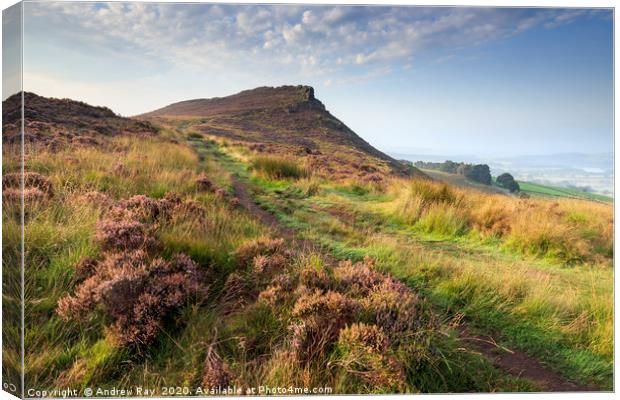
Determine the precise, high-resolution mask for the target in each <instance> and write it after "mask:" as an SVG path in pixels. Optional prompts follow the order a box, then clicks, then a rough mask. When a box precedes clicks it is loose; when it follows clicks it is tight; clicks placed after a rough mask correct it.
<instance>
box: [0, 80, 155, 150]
mask: <svg viewBox="0 0 620 400" xmlns="http://www.w3.org/2000/svg"><path fill="white" fill-rule="evenodd" d="M24 120H25V127H26V134H25V139H26V141H27V142H37V143H43V144H50V145H54V146H56V145H58V144H60V143H67V142H71V143H76V142H78V143H79V142H83V143H94V142H97V141H98V137H99V136H101V135H104V136H115V135H118V134H120V133H132V134H147V135H150V134H153V133H155V132H156V131H157V130H156V129H155V128H154V127H153V126H152V125H151V124H150V123H148V122H146V121H139V120H136V119H130V118H123V117H120V116H117V115H116V114H115V113H114V112H113V111H112V110H110V109H109V108H107V107H97V106H91V105H89V104H86V103H83V102H81V101H75V100H71V99H55V98H49V97H43V96H39V95H37V94H35V93H30V92H25V93H24ZM2 121H3V122H2V124H3V126H2V137H3V139H4V140H6V141H7V142H13V141H17V140H18V139H19V130H20V125H21V93H16V94H14V95H12V96H10V97H8V98H7V99H6V100H4V101H3V102H2Z"/></svg>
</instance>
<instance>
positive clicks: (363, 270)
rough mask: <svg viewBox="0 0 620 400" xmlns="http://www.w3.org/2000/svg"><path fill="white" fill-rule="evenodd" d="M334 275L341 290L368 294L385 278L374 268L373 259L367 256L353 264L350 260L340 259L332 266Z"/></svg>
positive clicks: (355, 293) (356, 293)
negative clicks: (334, 266)
mask: <svg viewBox="0 0 620 400" xmlns="http://www.w3.org/2000/svg"><path fill="white" fill-rule="evenodd" d="M334 276H335V278H336V281H337V282H338V285H339V286H338V287H339V288H340V289H341V290H343V291H346V292H347V293H352V294H354V295H366V294H368V292H369V291H370V290H371V289H372V288H373V287H375V286H377V285H378V284H380V283H381V282H383V280H384V279H385V276H384V275H383V274H381V273H380V272H377V271H376V270H375V269H374V261H373V260H372V259H371V258H369V257H366V258H364V261H363V262H358V263H355V264H353V263H352V262H351V260H346V261H341V262H340V263H339V264H338V266H337V267H336V268H334Z"/></svg>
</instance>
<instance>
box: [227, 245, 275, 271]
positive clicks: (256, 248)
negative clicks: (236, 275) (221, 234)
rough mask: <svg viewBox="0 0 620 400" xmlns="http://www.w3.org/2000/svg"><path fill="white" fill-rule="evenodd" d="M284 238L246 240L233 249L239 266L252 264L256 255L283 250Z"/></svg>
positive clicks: (245, 266) (270, 253) (271, 253)
mask: <svg viewBox="0 0 620 400" xmlns="http://www.w3.org/2000/svg"><path fill="white" fill-rule="evenodd" d="M284 250H285V247H284V239H265V238H260V239H254V240H251V241H248V242H246V243H244V244H242V245H241V246H239V247H238V248H237V250H235V253H234V257H235V259H236V260H237V262H238V263H239V265H240V266H241V267H244V268H248V267H251V266H252V265H253V262H254V258H255V257H256V256H270V255H274V254H277V253H282V252H284Z"/></svg>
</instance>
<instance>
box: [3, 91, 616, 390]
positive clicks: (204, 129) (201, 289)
mask: <svg viewBox="0 0 620 400" xmlns="http://www.w3.org/2000/svg"><path fill="white" fill-rule="evenodd" d="M304 90H305V89H303V88H295V89H294V90H291V89H290V87H289V88H286V89H270V90H268V89H265V90H258V92H261V93H262V94H263V97H262V100H261V101H259V98H260V96H257V95H256V92H255V93H254V94H253V95H250V96H249V97H248V96H247V93H246V94H244V95H243V96H241V94H240V95H239V96H238V97H236V98H234V99H233V100H234V101H233V100H230V99H228V100H226V99H214V100H207V101H204V103H203V102H202V101H197V103H194V102H187V104H190V105H191V107H190V106H187V104H185V105H180V106H175V107H172V106H171V107H170V108H169V109H168V110H167V111H165V113H178V114H173V115H168V114H162V115H149V116H144V117H142V118H148V119H149V120H151V121H156V122H158V123H160V124H158V125H156V126H155V125H150V124H149V123H145V122H142V121H140V120H137V119H128V118H122V117H119V116H116V115H115V114H114V113H113V112H112V111H110V110H109V109H107V108H104V107H92V106H89V105H87V104H84V103H81V102H76V101H72V100H59V99H47V98H43V97H40V96H36V95H33V94H25V97H26V99H27V105H26V114H27V124H26V134H27V135H28V138H29V140H30V142H29V143H28V149H27V156H26V157H24V158H23V159H22V158H21V154H20V152H19V151H15V150H16V149H21V147H20V146H19V143H17V144H16V143H12V144H11V143H10V142H9V141H5V142H4V143H3V210H4V212H3V238H4V242H3V255H4V256H3V290H4V293H3V294H4V295H5V296H6V298H5V300H8V301H5V304H14V305H17V304H19V301H20V299H19V296H20V293H23V290H24V288H26V296H27V297H26V299H27V302H26V303H25V308H24V311H23V314H21V313H22V310H21V309H20V308H19V307H17V308H16V307H13V311H14V317H13V320H19V318H21V315H23V318H24V327H25V336H26V337H27V338H28V343H36V344H37V345H36V346H27V347H26V348H25V349H24V358H23V364H22V360H21V356H20V354H21V351H22V350H21V344H20V343H21V340H20V339H21V338H20V334H21V332H19V330H18V329H8V330H6V332H4V337H3V343H4V346H5V348H4V349H3V351H4V359H3V361H4V365H5V366H6V369H7V370H10V371H16V373H15V376H18V375H19V373H18V371H22V368H24V369H25V370H26V371H27V374H26V376H25V380H24V381H25V384H26V385H27V387H32V388H39V387H43V388H45V387H76V388H82V387H117V388H121V389H127V388H128V385H130V384H131V383H133V382H140V383H141V384H144V385H148V386H149V387H152V388H154V390H155V392H154V393H155V394H156V395H162V396H165V395H169V392H165V391H163V390H162V389H160V388H159V385H160V384H161V382H162V381H164V380H165V382H168V383H169V384H167V385H166V386H167V387H172V386H174V387H176V386H177V385H181V384H182V386H184V385H188V386H190V385H191V386H192V387H201V388H205V390H210V389H211V388H224V387H227V386H228V385H231V386H233V385H234V386H236V387H243V388H246V387H250V386H251V385H254V384H255V382H260V383H261V384H265V387H289V386H291V387H307V386H308V385H320V387H325V388H333V392H331V393H332V394H361V393H378V392H381V393H391V392H398V393H417V392H420V393H439V392H442V393H444V392H445V393H455V392H483V391H491V392H506V391H513V392H521V391H559V390H572V391H577V390H586V389H587V390H599V389H603V390H611V389H612V388H613V361H614V358H613V349H614V346H613V344H614V341H613V327H614V325H613V288H614V286H613V273H614V271H613V252H614V247H613V207H612V206H611V205H610V204H601V203H595V202H585V201H579V200H574V199H555V198H554V199H549V198H534V197H533V196H532V197H531V198H527V199H520V198H517V197H514V196H508V195H495V194H489V193H482V192H480V191H479V190H473V189H471V188H476V189H481V188H485V189H487V190H493V189H496V188H494V187H492V186H487V185H481V184H477V183H473V182H470V181H467V179H466V178H465V177H464V176H462V175H461V176H460V175H456V174H455V175H450V174H444V175H445V176H448V177H450V178H452V177H454V178H455V179H458V181H454V185H452V184H444V183H442V182H435V180H440V179H439V178H437V179H436V177H437V176H439V174H441V173H440V172H437V171H432V172H429V175H432V176H433V180H430V179H409V178H408V177H403V176H398V174H397V173H396V174H395V173H394V172H395V171H394V170H393V169H392V167H391V165H392V164H393V161H392V160H390V159H389V158H388V159H386V158H384V157H382V155H381V153H378V154H375V153H374V152H376V150H374V149H372V147H368V146H369V145H367V144H366V145H364V143H365V142H363V141H362V140H361V139H359V138H358V137H357V136H356V135H355V134H353V133H352V132H349V131H346V129H344V128H340V129H337V128H333V129H331V128H329V126H328V125H325V124H327V123H326V122H325V120H326V119H327V118H333V117H330V116H329V114H328V113H327V112H326V111H325V110H324V107H322V104H321V103H320V102H318V100H316V99H314V95H313V93H312V92H311V91H310V90H305V91H304ZM250 92H252V91H250ZM295 93H296V94H295ZM269 94H274V95H273V96H270V95H269ZM276 94H277V95H276ZM292 94H295V96H293V95H292ZM244 96H245V97H244ZM18 100H19V99H18V98H11V99H10V101H9V102H8V103H5V107H4V111H5V115H6V118H5V127H6V128H7V129H6V131H7V132H5V133H8V131H11V130H13V134H14V132H15V130H18V128H19V126H18V125H19V124H20V118H21V117H20V112H19V111H17V112H16V111H15V110H16V109H19V108H21V107H20V105H19V101H18ZM200 103H203V104H209V107H207V108H208V110H203V111H201V110H200V109H199V107H198V105H197V104H200ZM9 106H12V107H13V109H11V107H9ZM186 106H187V107H186ZM190 112H191V113H197V114H198V115H187V113H190ZM207 114H208V115H207ZM203 115H206V116H203ZM312 118H314V121H315V123H316V126H314V125H313V124H312V123H311V121H312ZM295 121H297V122H299V124H300V126H302V127H303V129H302V128H299V127H296V126H295ZM334 121H337V120H336V119H335V118H334ZM334 123H335V122H334ZM304 124H306V125H304ZM246 125H247V126H246ZM248 127H254V128H252V129H250V128H248ZM317 127H318V128H317ZM319 128H320V129H319ZM217 129H221V130H222V131H219V132H220V133H217V132H218V131H217ZM321 129H323V130H322V131H321ZM305 131H311V132H318V133H316V134H313V135H307V138H306V135H304V132H305ZM156 132H157V134H155V133H156ZM214 132H215V133H214ZM320 132H323V133H324V135H323V136H322V135H321V134H320ZM347 132H349V133H347ZM233 134H234V135H237V137H231V136H229V135H233ZM5 137H6V136H5ZM82 138H85V139H84V140H87V141H90V140H91V139H92V140H93V142H92V143H90V142H86V141H83V140H82ZM304 139H307V142H304V143H310V144H311V145H315V146H316V147H312V148H309V151H308V150H306V148H304V147H303V146H302V145H300V144H299V143H300V141H302V140H304ZM347 140H349V141H350V142H347ZM59 143H60V144H62V145H60V146H57V145H56V144H59ZM347 143H351V144H347ZM373 150H374V151H373ZM258 161H260V162H258ZM313 161H319V162H321V163H323V164H321V165H320V168H317V169H310V168H308V167H311V166H312V165H313V164H312V162H313ZM22 162H23V166H24V170H25V171H26V174H25V175H24V179H23V180H22V179H21V176H22V175H21V167H22ZM353 163H357V166H354V165H353ZM403 165H404V163H403ZM398 166H399V164H396V167H395V168H397V167H398ZM326 168H334V173H333V174H330V173H329V171H328V170H327V169H326ZM371 168H375V169H376V170H375V172H372V169H371ZM396 172H398V171H396ZM424 176H426V175H424ZM359 177H366V178H367V179H370V178H371V177H372V178H373V180H372V181H368V182H364V181H363V180H360V179H358V178H359ZM340 178H345V179H343V180H341V179H340ZM347 178H350V179H347ZM444 179H447V178H445V177H444ZM22 182H23V185H24V190H23V191H21V190H20V186H21V185H22ZM456 185H463V186H466V185H468V186H466V187H460V188H456V187H454V186H456ZM498 190H499V189H498ZM500 192H501V191H500ZM22 204H24V205H25V208H26V210H27V212H26V213H22V208H21V207H22ZM22 229H23V231H22ZM20 232H23V233H24V235H23V236H22V235H21V234H20ZM22 237H25V238H27V240H26V241H25V242H24V243H23V245H24V247H23V248H22V247H21V246H22V242H21V240H20V238H22ZM22 249H24V251H23V252H22ZM22 257H23V259H22ZM21 260H23V262H24V264H25V265H27V266H28V269H27V272H26V274H24V276H23V278H22V275H21V274H20V272H21V271H20V270H19V268H17V266H19V265H21V262H22V261H21ZM567 267H570V268H567ZM22 279H23V282H22ZM128 287H130V288H131V290H127V288H128ZM11 296H13V297H11ZM10 311H11V310H10ZM5 314H6V313H5ZM5 325H6V326H7V327H9V328H10V327H11V326H13V327H15V326H19V324H13V325H11V324H5ZM316 387H319V386H316ZM166 390H167V389H166ZM209 393H212V394H214V392H202V394H209ZM196 394H198V393H196Z"/></svg>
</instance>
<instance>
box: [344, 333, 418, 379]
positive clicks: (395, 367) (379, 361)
mask: <svg viewBox="0 0 620 400" xmlns="http://www.w3.org/2000/svg"><path fill="white" fill-rule="evenodd" d="M336 353H337V361H336V365H337V366H338V367H339V368H338V371H339V372H340V375H341V377H340V380H341V381H345V382H346V381H353V382H355V380H358V379H359V380H361V381H362V382H363V383H364V384H365V385H368V386H369V389H370V390H371V391H377V390H384V391H403V390H404V389H405V387H406V375H405V370H404V367H403V365H402V363H400V362H399V361H398V359H396V357H394V356H392V355H390V352H389V347H388V340H387V338H386V336H385V334H384V333H383V331H382V330H381V328H379V327H378V326H376V325H365V324H353V325H351V326H349V327H346V328H344V329H342V330H341V331H340V335H339V338H338V343H337V352H336ZM349 385H351V386H354V383H353V384H352V383H349Z"/></svg>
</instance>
